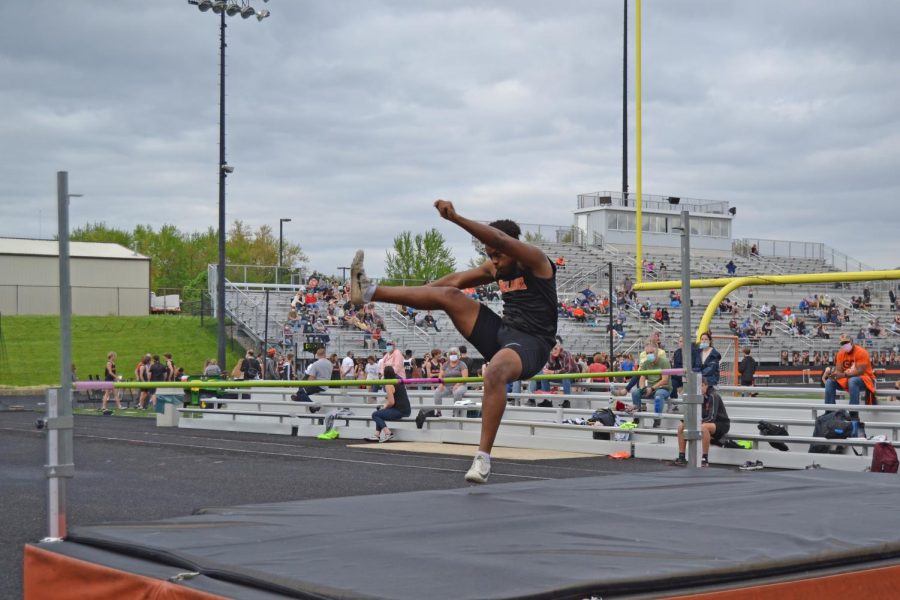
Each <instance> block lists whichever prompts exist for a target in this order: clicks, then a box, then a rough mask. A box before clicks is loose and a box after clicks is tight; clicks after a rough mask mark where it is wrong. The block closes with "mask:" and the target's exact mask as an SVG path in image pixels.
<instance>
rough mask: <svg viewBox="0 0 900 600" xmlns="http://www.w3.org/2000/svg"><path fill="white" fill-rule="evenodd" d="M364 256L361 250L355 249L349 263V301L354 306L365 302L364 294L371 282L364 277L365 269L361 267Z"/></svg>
mask: <svg viewBox="0 0 900 600" xmlns="http://www.w3.org/2000/svg"><path fill="white" fill-rule="evenodd" d="M364 258H365V254H364V253H363V251H362V250H357V251H356V255H355V256H354V257H353V262H351V263H350V302H352V303H353V304H354V306H362V305H363V304H365V303H366V300H365V297H364V295H365V293H366V290H368V289H369V286H370V285H371V284H372V282H371V281H370V280H369V278H368V277H366V270H365V269H364V268H363V259H364Z"/></svg>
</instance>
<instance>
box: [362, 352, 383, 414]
mask: <svg viewBox="0 0 900 600" xmlns="http://www.w3.org/2000/svg"><path fill="white" fill-rule="evenodd" d="M363 372H364V373H365V380H366V381H377V380H378V363H377V362H376V360H375V356H374V355H372V354H370V355H369V356H368V357H366V364H365V366H364V367H363ZM380 389H381V386H379V385H375V384H369V385H368V386H366V390H367V391H368V392H369V393H370V394H375V393H377V392H378V391H379V390H380ZM366 402H367V403H369V404H374V403H375V396H366Z"/></svg>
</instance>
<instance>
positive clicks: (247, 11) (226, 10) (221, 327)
mask: <svg viewBox="0 0 900 600" xmlns="http://www.w3.org/2000/svg"><path fill="white" fill-rule="evenodd" d="M187 1H188V4H190V5H192V6H196V7H197V8H198V9H199V10H200V12H207V11H209V10H212V12H213V13H214V14H217V15H219V262H218V266H217V267H216V321H217V325H218V327H217V335H216V337H217V341H218V359H219V364H220V365H221V366H222V368H223V369H224V368H225V177H226V176H227V175H228V174H229V173H233V172H234V167H232V166H230V165H229V164H228V163H226V162H225V46H226V44H225V27H227V25H225V16H226V15H227V16H229V17H233V16H235V15H240V16H241V17H242V18H244V19H249V18H250V17H253V16H255V17H256V19H257V20H258V21H262V20H263V19H265V18H266V17H268V16H269V14H270V13H269V11H268V10H265V9H262V10H256V9H255V8H253V7H252V6H250V2H249V0H240V1H239V2H237V1H234V0H232V1H230V2H229V1H226V0H187ZM268 1H269V0H263V2H268Z"/></svg>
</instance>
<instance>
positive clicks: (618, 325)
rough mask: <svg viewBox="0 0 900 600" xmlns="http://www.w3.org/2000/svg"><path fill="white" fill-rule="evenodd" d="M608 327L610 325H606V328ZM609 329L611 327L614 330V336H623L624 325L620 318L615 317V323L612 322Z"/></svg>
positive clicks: (620, 337) (622, 337) (621, 337)
mask: <svg viewBox="0 0 900 600" xmlns="http://www.w3.org/2000/svg"><path fill="white" fill-rule="evenodd" d="M609 328H610V326H609V325H607V329H609ZM611 329H612V331H614V332H615V334H616V336H618V338H619V339H620V340H621V339H624V338H625V326H624V325H623V324H622V320H621V319H616V321H615V323H613V325H612V327H611Z"/></svg>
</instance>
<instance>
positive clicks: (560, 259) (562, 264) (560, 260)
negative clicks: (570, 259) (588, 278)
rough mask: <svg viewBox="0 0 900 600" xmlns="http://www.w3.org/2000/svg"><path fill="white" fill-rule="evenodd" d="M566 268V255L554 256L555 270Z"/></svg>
mask: <svg viewBox="0 0 900 600" xmlns="http://www.w3.org/2000/svg"><path fill="white" fill-rule="evenodd" d="M565 268H566V257H565V256H557V257H556V270H557V271H564V270H565Z"/></svg>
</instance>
